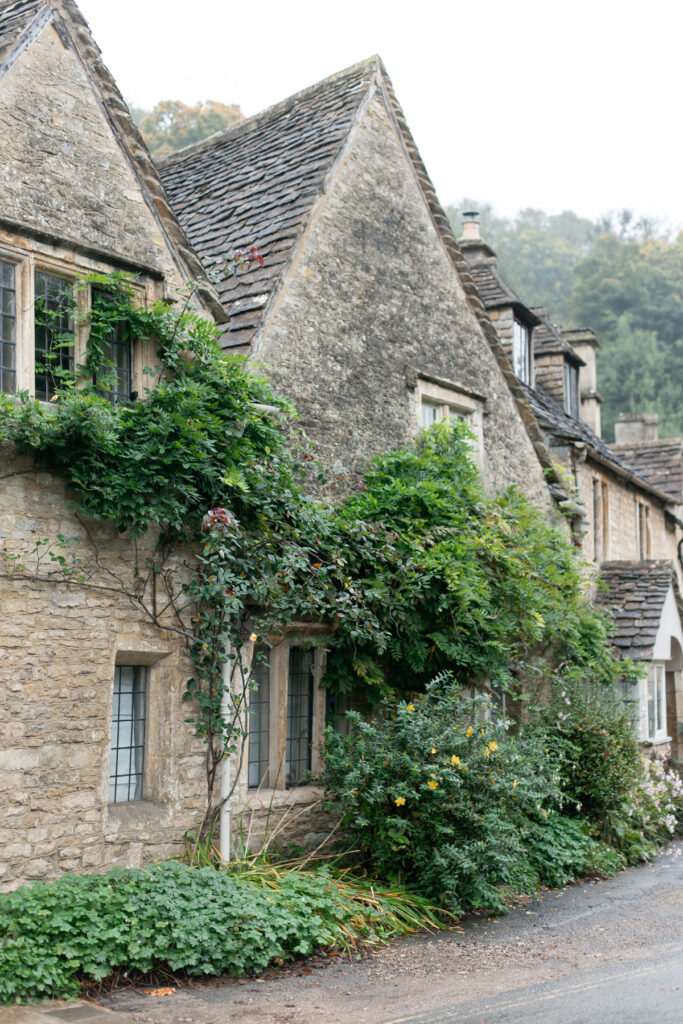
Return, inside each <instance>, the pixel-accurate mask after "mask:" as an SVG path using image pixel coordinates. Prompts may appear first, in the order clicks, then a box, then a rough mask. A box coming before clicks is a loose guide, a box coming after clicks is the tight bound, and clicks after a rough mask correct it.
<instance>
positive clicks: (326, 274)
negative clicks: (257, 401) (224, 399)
mask: <svg viewBox="0 0 683 1024" xmlns="http://www.w3.org/2000/svg"><path fill="white" fill-rule="evenodd" d="M253 359H254V360H255V361H256V362H262V363H263V364H264V366H265V367H267V369H268V372H269V375H270V377H271V379H272V380H273V383H274V385H275V386H276V388H279V389H280V390H282V391H283V392H285V393H286V394H288V395H290V396H291V397H292V399H293V400H294V402H295V404H296V406H297V408H298V410H299V413H300V416H301V420H302V423H303V426H304V428H305V429H306V431H307V432H308V433H309V435H310V436H311V437H313V438H314V439H315V441H316V443H317V445H318V449H319V451H320V454H321V455H322V457H323V460H324V461H325V462H326V463H327V464H328V465H329V466H331V467H332V468H333V472H334V473H335V474H337V475H338V476H339V477H340V478H341V480H343V481H348V480H349V479H353V478H354V476H355V474H357V473H359V472H361V471H362V470H363V468H364V467H365V466H366V465H367V461H368V459H369V458H370V457H371V456H372V455H374V454H376V453H378V452H381V451H387V450H391V449H392V448H398V447H400V446H401V445H402V444H405V443H406V441H408V440H409V439H410V437H412V436H414V435H415V434H416V433H417V431H418V430H419V429H420V428H421V426H422V422H421V419H420V409H419V405H418V401H417V397H416V392H417V385H418V381H419V379H420V377H422V378H426V379H430V378H431V379H432V380H433V381H434V382H435V384H436V386H437V387H438V381H439V380H443V381H446V382H453V383H454V384H455V385H456V386H459V387H460V388H463V389H465V390H466V391H467V392H470V393H471V394H474V395H478V396H480V399H479V402H478V405H479V408H480V409H481V422H482V437H483V460H482V467H481V468H482V475H483V478H484V482H485V484H486V486H487V487H488V488H489V489H490V490H497V489H500V488H503V487H505V486H508V485H510V484H517V485H519V486H524V487H525V489H526V490H527V491H528V493H529V494H530V496H531V497H532V499H533V500H534V501H535V502H536V503H537V504H539V505H540V506H541V507H545V508H547V509H549V508H550V498H549V495H548V489H547V486H546V483H545V480H544V477H543V473H542V469H541V466H540V464H539V461H538V458H537V456H536V453H535V452H534V449H533V447H532V445H531V442H530V440H529V438H528V436H527V434H526V431H525V429H524V426H523V423H522V421H521V419H520V415H519V412H518V410H517V407H516V405H515V402H514V399H513V397H512V395H511V394H510V390H509V388H508V386H507V383H506V381H505V379H504V378H503V375H502V373H501V371H500V368H499V366H498V363H497V362H496V360H495V357H494V355H493V354H492V352H491V350H490V348H489V346H488V343H487V341H486V339H485V338H484V336H483V334H482V332H481V328H480V325H479V323H478V321H477V318H476V316H475V314H474V312H473V310H472V309H471V307H470V305H469V303H468V300H467V296H466V294H465V291H464V289H463V286H462V283H461V281H460V279H459V276H458V274H457V272H456V270H455V268H454V266H453V264H452V262H451V259H450V258H449V256H448V253H447V252H446V250H445V248H444V246H443V244H442V241H441V239H440V237H439V234H438V232H437V230H436V227H435V225H434V223H433V221H432V219H431V217H430V215H429V211H428V209H427V207H426V204H425V201H424V197H423V195H422V192H421V191H420V188H419V186H418V184H417V181H416V179H415V174H414V171H413V169H412V167H411V165H410V163H409V161H408V159H407V158H406V154H405V152H404V150H403V149H402V146H401V142H400V138H399V136H398V134H397V133H396V131H395V129H394V127H393V125H392V123H391V120H390V117H389V113H388V111H387V108H386V105H385V102H384V99H383V97H382V95H381V93H376V94H375V96H374V98H373V99H372V101H371V103H370V104H369V106H368V109H367V111H366V113H365V114H364V116H363V118H362V120H361V122H360V124H359V126H358V128H357V129H356V131H355V133H354V134H353V135H352V136H351V138H350V140H349V142H348V144H347V148H346V150H345V152H344V154H343V156H342V158H341V160H340V162H339V165H338V167H337V168H336V170H335V173H334V176H333V178H332V181H331V183H330V186H329V188H328V190H327V193H326V195H325V196H324V197H323V198H322V199H321V200H320V201H319V203H318V204H317V205H316V207H315V209H314V210H313V213H312V216H311V218H310V221H309V224H308V226H307V228H306V233H305V235H304V237H303V239H302V241H301V243H300V245H299V248H298V251H297V254H296V257H295V259H294V261H293V263H292V265H291V267H290V269H289V271H288V273H287V276H286V278H285V281H284V283H283V287H282V289H281V291H280V294H279V296H278V299H277V302H276V303H275V305H274V308H273V311H272V313H271V315H270V317H269V319H268V321H267V323H266V324H265V325H264V326H263V328H262V330H261V333H260V335H259V336H258V338H257V341H256V344H255V345H254V346H253ZM427 394H428V392H427ZM456 394H457V393H454V398H453V401H454V402H456V401H457V398H456ZM475 403H476V399H475ZM346 486H348V484H346Z"/></svg>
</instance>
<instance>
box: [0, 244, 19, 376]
mask: <svg viewBox="0 0 683 1024" xmlns="http://www.w3.org/2000/svg"><path fill="white" fill-rule="evenodd" d="M16 387H17V291H16V279H15V270H14V267H13V266H12V264H11V263H0V391H9V392H11V391H16Z"/></svg>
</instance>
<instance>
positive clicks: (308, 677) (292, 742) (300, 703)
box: [285, 647, 313, 786]
mask: <svg viewBox="0 0 683 1024" xmlns="http://www.w3.org/2000/svg"><path fill="white" fill-rule="evenodd" d="M312 738H313V652H312V651H308V650H304V648H303V647H291V648H290V651H289V677H288V680H287V746H286V750H285V781H286V784H287V785H288V786H297V785H300V784H301V783H302V782H306V781H308V772H309V771H310V770H311V741H312Z"/></svg>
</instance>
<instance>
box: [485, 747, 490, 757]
mask: <svg viewBox="0 0 683 1024" xmlns="http://www.w3.org/2000/svg"><path fill="white" fill-rule="evenodd" d="M490 753H491V751H490V750H489V748H488V747H487V748H486V750H485V751H484V757H488V756H489V754H490Z"/></svg>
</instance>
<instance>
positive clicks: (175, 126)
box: [130, 100, 242, 157]
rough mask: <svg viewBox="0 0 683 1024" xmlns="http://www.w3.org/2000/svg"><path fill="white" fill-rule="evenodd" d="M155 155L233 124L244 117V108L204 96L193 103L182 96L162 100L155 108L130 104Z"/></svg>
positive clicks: (178, 147) (144, 137) (164, 154)
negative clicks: (186, 101)
mask: <svg viewBox="0 0 683 1024" xmlns="http://www.w3.org/2000/svg"><path fill="white" fill-rule="evenodd" d="M130 112H131V116H132V118H133V120H134V121H135V123H136V124H137V126H138V128H139V129H140V132H141V134H142V137H143V139H144V140H145V142H146V143H147V145H148V147H149V150H150V152H151V154H152V156H156V157H162V156H166V155H167V154H168V153H173V152H175V150H177V149H182V148H183V146H189V145H191V144H192V143H193V142H200V141H201V139H205V138H207V137H208V136H209V135H213V133H214V132H219V131H221V129H223V128H231V127H232V126H233V125H235V124H237V123H238V122H239V121H241V120H242V111H241V110H240V108H239V106H237V104H231V105H228V104H225V103H218V102H217V101H216V100H205V101H204V102H203V103H197V104H195V106H193V107H190V106H187V104H185V103H181V102H180V100H161V102H159V103H157V105H156V106H155V107H154V109H153V110H142V109H140V108H139V107H131V108H130Z"/></svg>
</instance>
